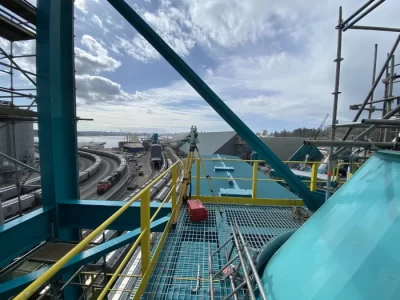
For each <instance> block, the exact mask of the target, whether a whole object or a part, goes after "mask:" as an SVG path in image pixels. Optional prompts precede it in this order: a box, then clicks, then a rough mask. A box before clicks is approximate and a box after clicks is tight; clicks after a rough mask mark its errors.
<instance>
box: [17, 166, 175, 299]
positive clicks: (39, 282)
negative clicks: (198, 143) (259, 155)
mask: <svg viewBox="0 0 400 300" xmlns="http://www.w3.org/2000/svg"><path fill="white" fill-rule="evenodd" d="M179 163H180V162H179V161H178V162H176V163H174V164H173V165H172V166H171V167H170V168H168V169H167V170H166V171H164V172H163V173H162V174H161V175H159V176H158V177H157V178H156V179H154V181H152V182H151V183H150V184H149V185H147V186H146V187H145V188H144V189H143V190H141V191H140V192H139V193H138V194H137V195H135V196H134V197H132V198H131V199H130V200H129V201H127V202H126V203H125V204H124V205H123V206H122V207H121V208H120V209H118V210H117V211H116V212H115V213H114V214H113V215H112V216H110V217H109V218H108V219H107V220H105V221H104V222H103V223H102V224H101V225H100V226H99V227H97V228H96V229H95V230H93V231H92V232H91V233H90V234H89V235H88V236H87V237H86V238H84V239H83V240H82V241H81V242H80V243H79V244H77V245H76V246H75V247H74V248H72V249H71V250H70V251H69V252H68V253H67V254H65V255H64V256H63V257H62V258H60V260H58V261H57V262H56V263H55V264H54V265H52V266H51V267H50V268H49V269H48V270H47V271H46V272H44V273H43V275H41V276H40V277H39V278H37V279H36V280H35V281H34V282H32V283H31V284H30V285H28V286H27V287H26V288H25V289H24V290H23V291H22V292H20V293H19V294H18V295H17V296H16V297H15V298H14V299H15V300H25V299H29V297H30V296H32V295H33V294H34V293H35V292H36V291H37V290H38V289H39V288H40V287H41V286H43V285H44V284H45V283H46V282H47V281H49V280H50V279H51V278H52V277H53V276H54V275H55V274H56V273H57V272H58V271H59V270H60V269H61V268H62V267H63V266H64V265H65V264H67V263H68V262H69V261H70V260H71V259H72V258H73V257H74V256H75V255H77V254H78V253H79V252H81V251H83V250H84V249H85V247H86V246H87V245H88V244H89V243H90V242H91V241H92V240H93V239H94V238H95V237H96V236H97V235H98V234H100V232H102V231H103V230H105V229H106V228H107V227H108V226H110V224H111V223H113V222H114V221H115V220H116V219H117V218H118V217H119V216H120V215H121V214H122V213H124V212H125V211H126V210H127V209H128V208H129V206H130V205H131V204H132V203H133V202H135V201H136V200H137V199H139V198H140V197H142V195H143V194H144V193H145V192H148V191H149V190H150V188H151V187H152V186H153V185H154V184H155V183H156V182H157V181H159V180H160V179H161V178H162V177H164V175H166V174H167V172H169V171H170V170H171V169H172V168H173V167H174V166H175V165H177V164H179Z"/></svg>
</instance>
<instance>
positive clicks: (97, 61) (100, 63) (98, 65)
mask: <svg viewBox="0 0 400 300" xmlns="http://www.w3.org/2000/svg"><path fill="white" fill-rule="evenodd" d="M81 43H82V45H84V46H85V47H86V48H87V49H89V52H86V51H85V50H82V49H80V48H78V47H76V48H75V53H76V56H75V67H76V71H77V73H78V74H93V73H94V74H98V73H100V72H102V71H109V72H113V71H115V70H116V69H117V68H118V67H119V66H120V65H121V62H120V61H117V60H115V59H114V58H112V57H111V56H109V55H108V51H107V49H105V48H104V47H103V46H102V45H101V44H100V43H99V42H98V41H97V40H96V39H95V38H93V37H92V36H90V35H84V36H83V37H82V40H81Z"/></svg>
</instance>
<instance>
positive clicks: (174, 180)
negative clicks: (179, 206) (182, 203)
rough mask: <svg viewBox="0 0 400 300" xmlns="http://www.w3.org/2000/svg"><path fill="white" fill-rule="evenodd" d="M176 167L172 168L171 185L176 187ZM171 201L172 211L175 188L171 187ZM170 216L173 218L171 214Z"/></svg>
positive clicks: (174, 204)
mask: <svg viewBox="0 0 400 300" xmlns="http://www.w3.org/2000/svg"><path fill="white" fill-rule="evenodd" d="M177 177H178V175H177V167H174V168H172V185H173V186H175V187H176V185H177V183H176V181H177ZM171 203H172V211H173V212H174V211H175V207H176V188H173V189H172V193H171ZM172 218H174V217H173V216H172Z"/></svg>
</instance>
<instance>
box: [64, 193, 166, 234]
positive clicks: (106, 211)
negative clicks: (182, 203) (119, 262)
mask: <svg viewBox="0 0 400 300" xmlns="http://www.w3.org/2000/svg"><path fill="white" fill-rule="evenodd" d="M125 204H126V202H124V201H102V200H64V201H59V202H58V208H59V209H58V211H59V226H60V227H62V228H85V229H95V228H97V227H99V225H100V224H102V223H103V222H104V220H106V219H107V218H108V217H109V216H111V215H113V214H114V213H115V212H116V211H117V210H118V209H120V208H121V207H122V206H123V205H125ZM160 205H161V204H160V203H157V202H152V203H150V215H152V214H154V212H155V211H156V210H157V209H158V208H159V207H160ZM171 209H172V205H171V203H165V204H164V205H163V206H162V208H161V210H160V212H159V213H158V215H157V217H158V218H161V217H164V216H166V215H168V214H169V213H171ZM138 227H140V202H134V203H133V204H132V205H131V206H130V207H129V208H128V210H127V211H126V212H125V213H124V214H122V215H121V216H120V217H119V218H118V219H117V220H115V221H114V222H113V223H112V224H111V225H110V227H108V229H113V230H121V231H125V230H132V229H133V228H138Z"/></svg>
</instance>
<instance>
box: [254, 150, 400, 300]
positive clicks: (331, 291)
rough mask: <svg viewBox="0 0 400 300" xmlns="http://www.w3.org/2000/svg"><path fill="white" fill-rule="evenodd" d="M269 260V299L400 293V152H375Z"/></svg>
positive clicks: (343, 299)
mask: <svg viewBox="0 0 400 300" xmlns="http://www.w3.org/2000/svg"><path fill="white" fill-rule="evenodd" d="M261 257H262V255H261ZM260 260H262V259H260ZM258 263H259V264H260V265H262V264H263V262H260V261H259V262H258ZM265 263H266V267H265V269H264V271H263V273H261V274H262V276H261V279H262V282H263V286H264V289H265V291H266V293H267V299H268V300H291V299H293V300H320V299H323V300H330V299H340V300H377V299H382V300H388V299H393V300H394V299H396V300H398V299H400V154H399V153H397V152H391V151H382V152H378V153H377V154H375V155H374V156H373V157H372V158H370V159H369V160H368V161H367V162H366V163H365V164H364V165H363V166H362V167H361V168H360V169H359V170H358V171H357V172H356V173H355V174H354V176H353V177H352V178H351V179H350V180H349V181H348V182H347V183H346V184H344V185H343V186H342V187H341V188H340V189H339V190H338V191H337V192H336V193H335V194H334V195H333V196H332V197H331V198H330V199H329V200H328V201H327V202H326V203H325V204H324V205H323V206H322V207H321V208H320V209H319V210H318V211H317V212H316V213H315V214H314V215H313V216H312V217H311V218H310V219H309V220H308V221H307V222H306V223H305V224H304V225H303V226H302V227H301V228H300V229H299V230H298V231H297V232H295V233H294V234H293V235H292V236H291V237H290V238H289V239H288V240H287V241H286V242H284V244H283V246H281V247H280V248H279V250H277V251H276V252H275V254H274V255H273V256H272V257H271V258H270V259H269V261H268V262H264V265H265Z"/></svg>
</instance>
